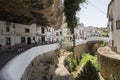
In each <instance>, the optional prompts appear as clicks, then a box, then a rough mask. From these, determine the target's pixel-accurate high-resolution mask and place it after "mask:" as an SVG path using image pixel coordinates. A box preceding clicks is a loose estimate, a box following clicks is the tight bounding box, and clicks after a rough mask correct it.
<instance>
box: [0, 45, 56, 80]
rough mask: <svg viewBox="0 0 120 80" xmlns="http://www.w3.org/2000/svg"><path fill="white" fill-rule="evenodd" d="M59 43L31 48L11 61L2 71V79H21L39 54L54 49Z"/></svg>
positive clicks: (0, 78) (0, 76)
mask: <svg viewBox="0 0 120 80" xmlns="http://www.w3.org/2000/svg"><path fill="white" fill-rule="evenodd" d="M57 48H58V44H51V45H43V46H38V47H34V48H31V49H29V50H27V51H25V52H23V53H21V54H20V55H18V56H16V57H15V58H13V59H12V60H11V61H9V62H8V63H7V64H6V65H5V66H4V67H3V69H1V71H0V80H20V79H21V77H22V75H23V74H24V71H25V70H26V68H27V67H28V66H29V64H30V63H31V61H32V60H33V59H34V58H35V57H36V56H38V55H40V54H43V53H46V52H49V51H53V50H55V49H57Z"/></svg>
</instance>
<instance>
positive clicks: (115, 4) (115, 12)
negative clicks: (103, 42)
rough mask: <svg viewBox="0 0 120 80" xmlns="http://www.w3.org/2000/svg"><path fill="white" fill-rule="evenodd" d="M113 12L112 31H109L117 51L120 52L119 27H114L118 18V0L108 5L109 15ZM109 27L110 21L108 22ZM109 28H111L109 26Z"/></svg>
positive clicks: (119, 0)
mask: <svg viewBox="0 0 120 80" xmlns="http://www.w3.org/2000/svg"><path fill="white" fill-rule="evenodd" d="M111 13H112V14H113V31H111V32H110V35H111V38H112V40H114V47H117V52H118V53H120V29H116V21H118V20H120V0H114V1H113V3H112V4H111V5H110V6H109V13H108V14H109V15H110V14H111ZM108 23H109V26H110V27H111V23H112V22H111V21H109V22H108ZM110 29H111V28H110Z"/></svg>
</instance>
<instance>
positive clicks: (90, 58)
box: [81, 54, 99, 71]
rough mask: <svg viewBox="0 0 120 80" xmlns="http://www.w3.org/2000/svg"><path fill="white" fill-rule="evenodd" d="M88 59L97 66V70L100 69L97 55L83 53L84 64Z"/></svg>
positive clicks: (82, 60)
mask: <svg viewBox="0 0 120 80" xmlns="http://www.w3.org/2000/svg"><path fill="white" fill-rule="evenodd" d="M88 61H91V62H92V64H93V65H94V66H95V67H96V70H97V71H99V68H98V61H97V55H96V56H92V55H90V54H84V55H82V59H81V62H82V64H86V63H87V62H88Z"/></svg>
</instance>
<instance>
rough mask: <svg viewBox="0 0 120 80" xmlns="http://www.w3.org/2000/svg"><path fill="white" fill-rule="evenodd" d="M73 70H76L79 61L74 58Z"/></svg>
mask: <svg viewBox="0 0 120 80" xmlns="http://www.w3.org/2000/svg"><path fill="white" fill-rule="evenodd" d="M72 65H73V66H72V71H75V70H76V67H77V62H76V60H75V59H73V60H72Z"/></svg>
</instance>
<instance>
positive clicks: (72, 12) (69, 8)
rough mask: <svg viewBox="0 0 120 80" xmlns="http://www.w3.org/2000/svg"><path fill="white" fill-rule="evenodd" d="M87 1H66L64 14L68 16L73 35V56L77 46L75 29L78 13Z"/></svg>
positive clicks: (67, 19) (68, 23) (68, 24)
mask: <svg viewBox="0 0 120 80" xmlns="http://www.w3.org/2000/svg"><path fill="white" fill-rule="evenodd" d="M83 2H85V0H64V14H65V16H66V22H67V26H68V28H69V29H70V32H71V34H73V55H74V46H75V36H74V28H75V27H76V26H77V18H76V12H77V11H79V10H80V5H79V4H81V3H83Z"/></svg>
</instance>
